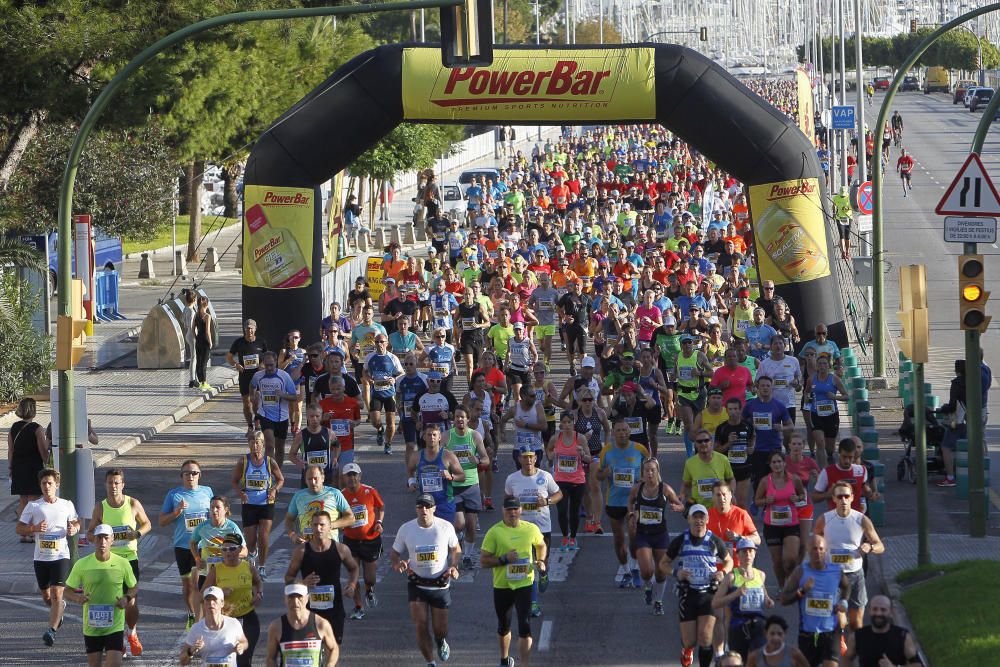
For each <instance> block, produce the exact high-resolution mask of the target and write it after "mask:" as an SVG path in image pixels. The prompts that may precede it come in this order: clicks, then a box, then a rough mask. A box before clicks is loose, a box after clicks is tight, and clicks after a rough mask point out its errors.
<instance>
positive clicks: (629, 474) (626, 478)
mask: <svg viewBox="0 0 1000 667" xmlns="http://www.w3.org/2000/svg"><path fill="white" fill-rule="evenodd" d="M613 474H614V485H615V486H616V487H618V488H620V489H631V488H632V485H633V484H635V470H633V469H632V468H615V469H614V473H613Z"/></svg>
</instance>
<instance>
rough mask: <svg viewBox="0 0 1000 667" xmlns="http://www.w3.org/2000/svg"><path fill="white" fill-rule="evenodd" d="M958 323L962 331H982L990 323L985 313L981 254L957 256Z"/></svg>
mask: <svg viewBox="0 0 1000 667" xmlns="http://www.w3.org/2000/svg"><path fill="white" fill-rule="evenodd" d="M958 294H959V304H958V323H959V327H960V328H961V329H962V330H963V331H978V332H980V333H983V332H984V331H986V327H988V326H989V324H990V319H992V318H990V316H989V315H987V314H986V301H987V300H988V299H989V298H990V293H989V292H987V291H986V266H985V264H984V263H983V256H982V255H961V256H960V257H959V258H958Z"/></svg>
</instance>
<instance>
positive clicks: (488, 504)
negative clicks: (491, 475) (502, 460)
mask: <svg viewBox="0 0 1000 667" xmlns="http://www.w3.org/2000/svg"><path fill="white" fill-rule="evenodd" d="M496 464H497V462H496V461H494V462H493V466H494V470H493V472H497V470H496ZM483 509H484V510H486V511H487V512H492V511H493V499H492V498H490V497H489V496H487V497H485V498H483Z"/></svg>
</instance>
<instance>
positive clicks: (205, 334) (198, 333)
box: [191, 296, 215, 391]
mask: <svg viewBox="0 0 1000 667" xmlns="http://www.w3.org/2000/svg"><path fill="white" fill-rule="evenodd" d="M191 328H192V332H193V333H194V356H195V373H196V376H197V380H198V389H200V390H201V391H208V390H210V389H211V388H212V386H211V385H210V384H208V376H207V372H208V362H209V359H210V358H211V356H212V347H213V346H214V345H215V341H214V340H213V339H212V313H211V312H210V311H209V310H208V297H207V296H199V297H198V310H197V312H196V313H195V315H194V320H193V322H192V327H191Z"/></svg>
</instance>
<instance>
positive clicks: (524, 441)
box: [517, 431, 536, 447]
mask: <svg viewBox="0 0 1000 667" xmlns="http://www.w3.org/2000/svg"><path fill="white" fill-rule="evenodd" d="M535 442H536V440H535V434H534V433H533V432H532V431H518V432H517V446H518V447H534V445H535Z"/></svg>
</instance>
